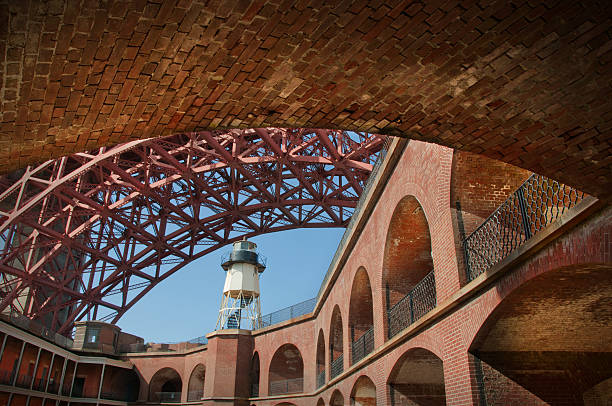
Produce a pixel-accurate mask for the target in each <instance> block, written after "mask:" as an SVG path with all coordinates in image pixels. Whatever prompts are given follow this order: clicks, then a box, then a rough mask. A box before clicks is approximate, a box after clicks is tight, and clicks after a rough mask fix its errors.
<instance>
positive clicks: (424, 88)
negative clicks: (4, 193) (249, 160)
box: [0, 0, 612, 197]
mask: <svg viewBox="0 0 612 406" xmlns="http://www.w3.org/2000/svg"><path fill="white" fill-rule="evenodd" d="M611 27H612V20H611V19H610V10H609V4H608V2H607V1H601V2H596V1H589V2H576V1H570V0H566V1H554V0H553V1H547V2H527V1H522V0H519V1H512V2H509V1H498V2H485V3H478V2H474V1H464V2H458V1H444V2H439V1H427V2H411V1H401V0H395V1H389V2H384V3H383V2H366V1H354V2H339V1H317V0H303V1H265V0H258V1H253V2H249V1H221V0H217V1H211V2H206V3H204V2H201V1H191V0H178V1H172V0H167V1H166V0H164V1H158V0H151V1H147V0H132V1H124V0H116V1H111V0H108V1H101V2H100V1H94V0H81V1H78V0H49V1H46V0H45V1H42V0H39V1H35V0H23V1H9V0H1V1H0V55H1V56H0V83H1V89H0V96H1V103H0V172H5V173H6V172H9V171H13V170H15V169H18V168H22V167H24V166H25V165H27V164H32V163H35V162H39V161H41V160H44V159H48V158H52V157H59V156H62V155H65V154H68V153H71V152H75V151H84V150H90V149H94V148H97V147H99V146H103V145H113V144H116V143H120V142H124V141H127V140H130V139H135V138H147V137H158V136H163V135H168V134H172V133H179V132H184V131H194V130H203V129H217V128H230V127H231V128H246V127H264V126H287V127H304V126H308V127H321V128H341V129H351V130H359V131H368V132H374V133H385V134H392V135H400V136H408V137H411V138H415V139H421V140H427V141H431V142H435V143H439V144H442V145H446V146H450V147H453V148H456V149H459V150H464V151H469V152H473V153H478V154H483V155H486V156H488V157H491V158H494V159H498V160H502V161H505V162H508V163H512V164H514V165H516V166H519V167H522V168H526V169H529V170H531V171H534V172H537V173H540V174H544V175H547V176H549V177H551V178H554V179H559V180H561V181H563V182H565V183H568V184H570V185H573V186H576V187H578V188H580V189H583V190H584V191H587V192H589V193H591V194H594V195H597V196H600V197H610V195H611V193H612V192H611V191H612V188H610V187H609V186H610V174H611V171H610V163H611V159H612V153H611V147H612V144H611V143H612V137H610V134H611V128H612V126H611V123H612V108H611V107H612V97H611V94H610V93H611V88H610V67H611V66H612V65H611V64H610V61H611V60H612V39H611V31H610V30H611Z"/></svg>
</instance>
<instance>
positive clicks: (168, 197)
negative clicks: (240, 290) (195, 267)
mask: <svg viewBox="0 0 612 406" xmlns="http://www.w3.org/2000/svg"><path fill="white" fill-rule="evenodd" d="M383 140H384V136H380V135H370V134H364V133H352V132H344V131H334V130H312V129H293V130H289V129H272V128H265V129H264V128H260V129H254V130H231V131H217V132H199V133H190V134H180V135H174V136H171V137H166V138H159V139H150V140H138V141H132V142H129V143H126V144H122V145H118V146H115V147H111V148H107V147H104V148H100V149H99V150H98V151H96V152H91V153H77V154H74V155H70V156H67V157H64V158H61V159H58V160H53V161H47V162H45V163H43V164H40V165H38V166H31V167H28V168H26V169H24V170H21V171H19V172H16V173H13V174H11V175H7V176H5V177H3V178H0V252H1V257H0V271H1V272H2V274H1V279H0V295H1V302H0V311H5V310H8V309H9V308H10V309H12V310H17V311H18V312H20V313H23V314H24V315H26V316H28V317H30V318H32V319H39V320H41V321H43V322H44V323H45V324H46V325H48V326H50V327H51V328H52V329H56V330H58V331H59V332H61V333H63V334H67V333H68V332H69V331H70V330H71V328H72V325H73V323H74V322H75V321H78V320H83V319H98V320H107V321H111V322H113V323H114V322H117V320H119V318H120V317H121V316H122V315H123V314H124V313H125V312H126V311H127V310H128V309H129V308H130V307H131V306H133V305H134V303H136V302H137V301H138V300H139V299H140V298H141V297H142V296H143V295H144V294H146V293H147V292H148V291H149V290H151V289H152V288H153V287H154V286H155V285H157V284H158V283H159V282H161V281H162V280H164V279H165V278H166V277H168V276H170V275H171V274H173V273H174V272H176V271H177V270H179V269H181V268H182V267H183V266H185V265H186V264H188V263H189V262H191V261H193V260H194V259H196V258H199V257H201V256H203V255H205V254H207V253H210V252H211V251H214V250H216V249H218V248H220V247H222V246H224V245H226V244H228V243H230V242H232V241H235V240H237V239H240V238H242V237H243V236H247V237H250V236H254V235H258V234H263V233H268V232H274V231H281V230H289V229H294V228H302V227H345V226H346V225H347V223H348V221H349V219H350V217H351V215H352V212H353V208H354V207H355V205H356V203H357V201H358V199H359V196H360V194H361V192H362V187H363V185H364V182H365V180H366V179H367V177H368V175H369V174H370V172H371V170H372V166H373V163H374V161H375V159H376V155H377V153H378V152H379V151H380V149H381V148H382V144H383Z"/></svg>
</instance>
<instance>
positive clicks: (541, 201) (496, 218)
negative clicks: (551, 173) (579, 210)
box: [463, 174, 585, 282]
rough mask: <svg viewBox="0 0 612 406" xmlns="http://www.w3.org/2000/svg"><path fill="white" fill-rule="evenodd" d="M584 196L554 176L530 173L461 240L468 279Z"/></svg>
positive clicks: (485, 268) (472, 277) (489, 266)
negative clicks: (527, 177) (519, 185)
mask: <svg viewBox="0 0 612 406" xmlns="http://www.w3.org/2000/svg"><path fill="white" fill-rule="evenodd" d="M584 196H585V194H584V193H583V192H580V191H578V190H576V189H574V188H572V187H569V186H567V185H564V184H562V183H559V182H557V181H555V180H552V179H548V178H545V177H543V176H540V175H535V174H534V175H531V176H530V177H529V179H527V180H526V181H525V183H523V185H521V187H519V188H518V189H517V190H516V192H514V193H513V194H512V195H510V197H508V199H507V200H506V201H505V202H504V203H503V204H502V205H501V206H499V207H498V208H497V210H495V211H494V212H493V213H492V214H491V215H490V216H489V217H488V218H487V219H486V220H485V221H484V222H483V223H482V224H481V225H480V226H479V227H478V228H477V229H476V230H474V232H473V233H472V234H470V235H469V236H467V237H466V238H465V239H464V240H463V249H464V256H465V258H464V259H465V263H466V274H467V275H466V276H467V280H468V282H469V281H471V280H473V279H474V278H476V277H477V276H478V275H480V274H482V273H483V272H485V271H486V270H488V269H489V268H491V267H492V266H493V265H495V264H496V263H498V262H499V261H501V260H502V259H504V258H506V257H507V256H508V255H509V254H510V253H511V252H512V251H514V250H515V249H517V248H518V247H520V246H521V245H523V244H524V243H525V242H526V241H527V240H529V239H530V238H531V237H533V236H534V235H535V234H537V233H538V232H539V231H540V230H543V229H544V228H546V227H547V226H548V225H549V224H551V223H552V222H554V221H555V220H556V219H558V218H559V217H560V216H561V215H562V214H563V213H565V212H566V211H567V210H569V209H570V208H572V207H574V206H576V205H577V204H578V203H579V202H580V201H581V200H582V199H583V198H584Z"/></svg>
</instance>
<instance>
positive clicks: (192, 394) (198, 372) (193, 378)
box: [187, 363, 206, 401]
mask: <svg viewBox="0 0 612 406" xmlns="http://www.w3.org/2000/svg"><path fill="white" fill-rule="evenodd" d="M205 379H206V367H205V366H204V364H201V363H200V364H198V365H196V366H195V367H193V369H192V370H191V374H190V375H189V383H188V386H187V401H198V400H200V399H201V398H202V396H203V395H204V381H205Z"/></svg>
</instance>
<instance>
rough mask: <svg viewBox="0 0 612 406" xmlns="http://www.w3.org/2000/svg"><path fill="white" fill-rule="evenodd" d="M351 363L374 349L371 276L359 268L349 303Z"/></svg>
mask: <svg viewBox="0 0 612 406" xmlns="http://www.w3.org/2000/svg"><path fill="white" fill-rule="evenodd" d="M349 334H350V337H351V365H352V364H355V363H357V362H359V361H360V360H361V359H362V358H363V357H365V356H366V355H368V354H369V353H370V352H372V351H373V350H374V310H373V304H372V288H371V286H370V278H369V277H368V273H367V271H366V270H365V269H364V268H359V270H358V271H357V273H356V274H355V277H354V279H353V286H352V288H351V298H350V305H349Z"/></svg>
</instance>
